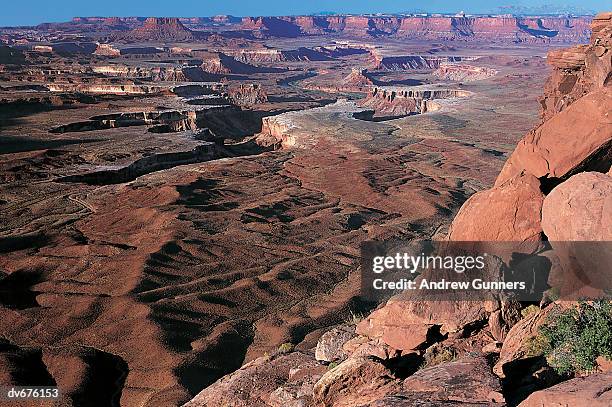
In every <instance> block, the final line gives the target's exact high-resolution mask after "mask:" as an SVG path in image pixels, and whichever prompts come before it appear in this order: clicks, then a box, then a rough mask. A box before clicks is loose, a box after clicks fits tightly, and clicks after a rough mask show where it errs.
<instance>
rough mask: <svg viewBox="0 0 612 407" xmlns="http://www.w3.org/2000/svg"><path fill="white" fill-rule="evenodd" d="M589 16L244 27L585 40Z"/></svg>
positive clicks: (272, 31)
mask: <svg viewBox="0 0 612 407" xmlns="http://www.w3.org/2000/svg"><path fill="white" fill-rule="evenodd" d="M590 21H591V18H590V17H512V16H493V17H486V16H470V17H463V16H458V17H449V16H411V17H394V16H376V17H370V16H352V15H351V16H330V17H322V16H318V17H315V16H300V17H245V18H243V20H242V24H241V28H242V29H245V30H252V31H257V32H258V33H260V34H261V35H266V36H272V37H274V36H277V37H296V36H298V35H318V34H326V33H343V34H346V35H350V36H394V37H400V38H423V39H436V40H485V41H513V42H549V41H554V42H585V41H588V37H589V35H590V27H589V24H590Z"/></svg>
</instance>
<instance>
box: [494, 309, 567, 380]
mask: <svg viewBox="0 0 612 407" xmlns="http://www.w3.org/2000/svg"><path fill="white" fill-rule="evenodd" d="M556 307H557V306H556V305H555V304H550V305H549V306H547V307H546V308H544V309H543V310H540V311H539V312H534V313H532V314H530V315H528V316H527V317H525V318H523V319H521V320H520V321H519V322H518V323H517V324H515V325H514V326H513V327H512V328H511V329H510V331H508V334H507V335H506V339H505V341H504V343H503V345H502V349H501V351H500V354H499V359H498V361H497V363H496V364H495V366H494V367H493V372H494V373H495V374H496V375H497V376H499V377H501V378H504V377H506V376H508V375H512V374H514V373H519V374H520V373H521V372H511V370H512V368H513V366H515V365H516V364H517V363H516V362H517V361H519V360H521V359H524V358H529V357H532V356H537V355H534V354H532V349H530V342H531V341H532V340H533V338H534V337H535V336H536V335H537V334H538V328H539V327H540V325H542V324H543V323H544V322H545V321H546V318H547V316H548V314H549V313H550V312H551V311H552V310H553V309H555V308H556Z"/></svg>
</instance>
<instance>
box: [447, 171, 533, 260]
mask: <svg viewBox="0 0 612 407" xmlns="http://www.w3.org/2000/svg"><path fill="white" fill-rule="evenodd" d="M543 202H544V195H543V194H542V192H541V191H540V181H538V179H537V178H536V177H534V176H533V175H531V174H525V175H523V174H520V175H517V176H515V177H514V178H512V179H509V180H508V181H507V182H505V183H503V184H501V185H499V186H497V187H495V188H493V189H489V190H486V191H480V192H477V193H475V194H474V195H472V196H471V197H470V198H469V199H468V200H467V201H466V202H465V203H464V204H463V206H462V207H461V209H460V210H459V213H457V216H456V217H455V219H454V220H453V223H452V224H451V227H450V230H449V233H448V237H449V239H450V240H456V241H515V242H538V241H540V239H541V233H542V226H541V224H540V219H541V211H542V203H543ZM536 247H537V245H536ZM534 248H535V247H534Z"/></svg>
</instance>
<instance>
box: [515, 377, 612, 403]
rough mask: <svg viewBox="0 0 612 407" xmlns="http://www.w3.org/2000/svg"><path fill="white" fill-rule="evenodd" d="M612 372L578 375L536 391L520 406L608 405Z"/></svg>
mask: <svg viewBox="0 0 612 407" xmlns="http://www.w3.org/2000/svg"><path fill="white" fill-rule="evenodd" d="M610 383H612V373H610V372H608V373H601V374H594V375H591V376H588V377H578V378H575V379H572V380H568V381H566V382H563V383H560V384H557V385H556V386H553V387H550V388H548V389H546V390H540V391H536V392H535V393H533V394H532V395H530V396H529V397H528V398H527V399H526V400H525V401H523V402H522V403H521V404H519V407H540V406H550V407H565V406H572V407H608V406H610V405H612V386H611V385H610Z"/></svg>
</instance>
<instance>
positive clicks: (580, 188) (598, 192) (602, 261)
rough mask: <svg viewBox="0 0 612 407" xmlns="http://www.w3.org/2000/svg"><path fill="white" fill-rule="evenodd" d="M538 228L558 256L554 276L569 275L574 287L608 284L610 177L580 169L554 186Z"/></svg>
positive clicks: (611, 216) (611, 218)
mask: <svg viewBox="0 0 612 407" xmlns="http://www.w3.org/2000/svg"><path fill="white" fill-rule="evenodd" d="M542 228H543V229H544V232H545V234H546V236H547V237H548V239H549V240H550V241H551V244H552V246H553V248H554V249H555V254H556V255H557V256H558V258H559V262H560V264H559V267H560V269H561V270H562V274H561V273H557V274H560V276H558V277H557V280H560V282H561V283H563V282H564V281H563V280H568V279H569V280H570V281H572V286H573V288H574V289H575V290H576V291H578V290H579V289H581V288H584V289H586V287H591V289H594V290H606V289H609V288H612V286H611V284H610V271H609V265H610V264H612V248H611V247H610V244H608V243H605V242H609V241H612V177H610V176H609V175H607V174H602V173H597V172H583V173H580V174H576V175H574V176H572V177H570V178H569V179H568V180H567V181H565V182H563V183H561V184H560V185H558V186H557V187H555V188H554V189H553V190H552V191H551V192H550V194H548V196H547V197H546V199H545V200H544V205H543V207H542ZM593 241H599V242H600V243H596V242H593ZM581 294H582V295H585V294H586V293H585V292H581ZM595 295H596V294H595Z"/></svg>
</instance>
